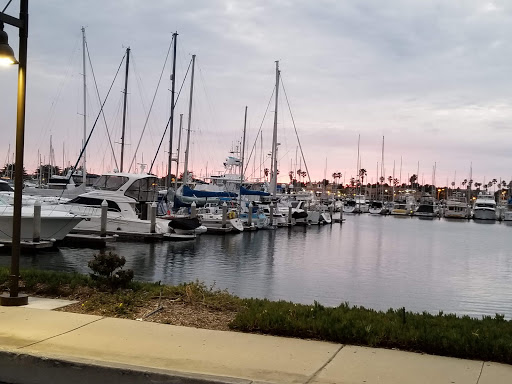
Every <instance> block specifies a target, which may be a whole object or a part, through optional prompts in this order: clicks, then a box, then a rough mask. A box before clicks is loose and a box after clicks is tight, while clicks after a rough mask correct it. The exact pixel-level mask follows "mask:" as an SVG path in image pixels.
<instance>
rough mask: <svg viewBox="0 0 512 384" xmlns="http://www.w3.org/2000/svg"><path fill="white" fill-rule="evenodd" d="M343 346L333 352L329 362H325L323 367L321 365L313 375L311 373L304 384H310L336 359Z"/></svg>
mask: <svg viewBox="0 0 512 384" xmlns="http://www.w3.org/2000/svg"><path fill="white" fill-rule="evenodd" d="M344 346H345V344H342V345H341V346H340V347H339V348H338V350H337V351H336V352H334V354H333V355H332V356H331V357H330V358H329V360H327V361H326V362H325V364H324V365H322V366H321V367H320V368H319V369H317V371H316V372H315V373H313V374H312V375H311V376H310V377H309V379H307V380H306V381H305V382H304V384H309V383H311V380H313V379H314V378H315V377H316V376H317V375H318V374H319V373H320V372H321V371H322V370H323V369H324V368H325V367H327V365H328V364H329V363H330V362H331V361H332V360H333V359H334V358H335V357H336V355H338V353H339V352H340V351H341V350H342V349H343V347H344Z"/></svg>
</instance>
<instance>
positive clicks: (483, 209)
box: [473, 192, 496, 220]
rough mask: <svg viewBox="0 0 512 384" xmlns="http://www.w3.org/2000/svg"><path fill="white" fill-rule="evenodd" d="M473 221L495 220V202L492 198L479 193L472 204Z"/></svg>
mask: <svg viewBox="0 0 512 384" xmlns="http://www.w3.org/2000/svg"><path fill="white" fill-rule="evenodd" d="M473 219H476V220H496V201H495V200H494V196H492V195H491V194H489V193H486V192H480V193H479V194H478V196H477V198H476V200H475V203H474V204H473Z"/></svg>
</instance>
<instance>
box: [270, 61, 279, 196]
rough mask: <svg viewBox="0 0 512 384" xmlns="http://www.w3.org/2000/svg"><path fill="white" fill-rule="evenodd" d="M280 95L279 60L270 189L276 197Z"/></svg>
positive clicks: (277, 62) (277, 65) (277, 63)
mask: <svg viewBox="0 0 512 384" xmlns="http://www.w3.org/2000/svg"><path fill="white" fill-rule="evenodd" d="M278 95H279V61H276V98H275V100H276V105H275V108H274V132H273V134H272V157H271V161H270V163H271V169H270V175H271V179H270V190H271V191H272V196H273V197H276V194H277V106H278V101H279V100H278Z"/></svg>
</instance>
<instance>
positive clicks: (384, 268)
mask: <svg viewBox="0 0 512 384" xmlns="http://www.w3.org/2000/svg"><path fill="white" fill-rule="evenodd" d="M345 217H346V221H345V222H344V223H343V225H340V224H333V225H325V226H319V227H317V226H310V227H298V226H296V227H292V228H279V229H277V230H262V231H257V232H246V233H242V234H228V235H224V236H215V235H202V236H200V237H199V238H197V240H196V241H189V242H177V243H174V242H163V243H156V244H145V243H122V242H118V243H116V244H115V245H114V246H113V248H114V250H115V251H116V252H117V253H118V254H120V255H122V256H124V257H125V258H126V260H127V262H126V266H125V268H131V269H133V270H134V272H135V277H136V279H138V280H144V281H161V282H162V283H165V284H179V283H183V282H189V281H195V280H199V281H203V282H205V283H206V284H207V285H214V286H215V287H216V288H219V289H227V290H228V291H229V292H231V293H233V294H235V295H238V296H241V297H258V298H268V299H271V300H289V301H294V302H299V303H306V304H310V303H313V302H314V301H315V300H316V301H318V302H320V303H321V304H324V305H328V306H336V305H339V304H340V303H343V302H348V303H350V304H351V305H361V306H365V307H369V308H374V309H381V310H386V309H388V308H399V307H405V308H406V309H407V310H411V311H428V312H432V313H436V312H438V311H444V312H445V313H457V314H459V315H462V314H467V315H471V316H477V317H480V316H482V315H495V314H496V313H500V314H505V316H506V317H507V318H509V319H510V317H512V253H511V252H510V247H511V241H510V237H511V234H512V227H510V226H508V225H506V224H504V223H498V222H496V223H478V222H474V221H460V220H454V221H450V220H446V219H434V220H421V219H418V218H410V217H395V216H370V215H354V216H351V215H346V216H345ZM96 252H98V251H96V250H92V249H77V248H61V249H59V250H58V251H51V252H42V253H38V254H37V255H24V256H22V260H21V266H22V268H27V267H35V268H44V269H50V270H59V271H76V272H80V273H88V272H89V269H88V267H87V262H88V260H90V259H91V257H92V255H93V254H94V253H96ZM9 263H10V257H9V255H8V254H3V255H1V256H0V264H1V265H9Z"/></svg>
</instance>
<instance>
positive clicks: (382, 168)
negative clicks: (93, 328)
mask: <svg viewBox="0 0 512 384" xmlns="http://www.w3.org/2000/svg"><path fill="white" fill-rule="evenodd" d="M381 152H382V153H381V159H380V177H381V179H382V178H384V181H385V180H386V175H384V172H385V171H384V136H382V150H381ZM384 181H381V184H382V185H381V190H382V191H381V200H382V201H384Z"/></svg>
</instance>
